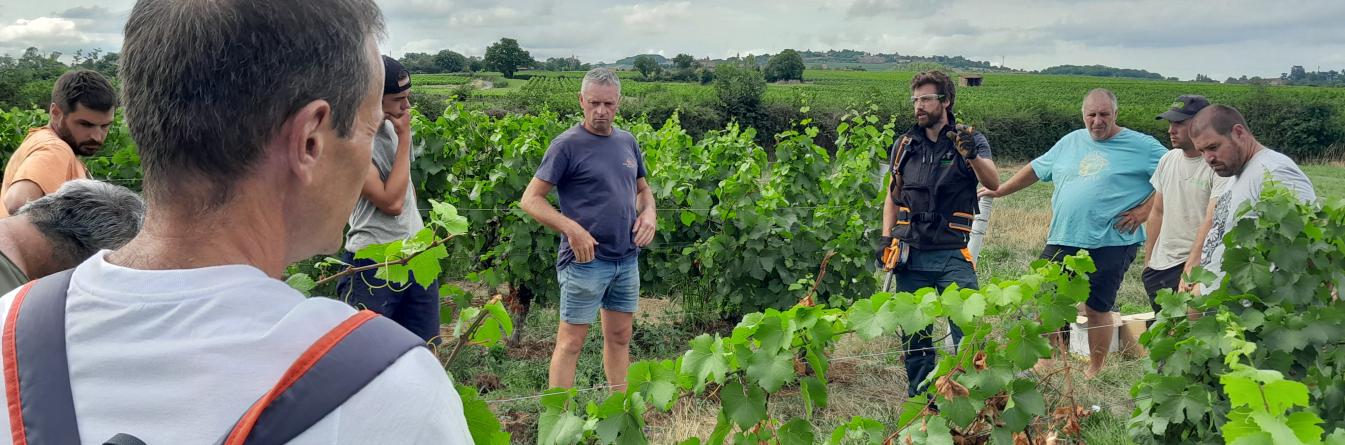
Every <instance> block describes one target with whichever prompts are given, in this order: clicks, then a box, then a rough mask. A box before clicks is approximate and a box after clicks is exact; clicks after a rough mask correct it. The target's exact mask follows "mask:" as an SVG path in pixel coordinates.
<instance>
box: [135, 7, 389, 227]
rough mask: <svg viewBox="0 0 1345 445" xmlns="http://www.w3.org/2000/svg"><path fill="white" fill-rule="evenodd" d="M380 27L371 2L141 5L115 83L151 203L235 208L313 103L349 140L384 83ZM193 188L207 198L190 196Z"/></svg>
mask: <svg viewBox="0 0 1345 445" xmlns="http://www.w3.org/2000/svg"><path fill="white" fill-rule="evenodd" d="M383 29H384V28H383V13H382V12H381V11H380V10H379V9H378V6H377V5H375V4H374V3H373V1H372V0H139V1H137V2H136V3H135V6H134V7H133V8H132V9H131V15H130V17H129V18H128V19H127V21H126V28H125V30H124V35H125V41H124V43H123V44H122V52H121V59H120V61H119V67H118V77H119V78H120V79H121V83H122V105H123V106H124V107H125V110H126V111H125V113H126V126H127V128H128V129H129V130H130V132H131V137H132V138H133V139H135V143H136V146H137V148H138V149H139V152H140V160H141V166H142V168H143V169H144V170H143V172H144V190H145V196H146V197H148V198H149V200H150V201H156V200H159V199H162V200H164V201H170V202H179V201H183V200H186V202H187V203H190V204H192V205H195V206H197V207H199V208H204V209H210V208H216V207H218V206H219V205H220V204H223V203H224V202H227V201H228V200H229V199H231V198H232V195H233V192H234V190H235V189H236V185H237V183H238V181H239V180H240V178H243V177H246V176H247V174H249V173H251V171H252V170H253V169H254V167H255V164H256V163H257V161H258V160H259V159H261V158H262V156H263V153H262V150H263V148H264V147H265V145H266V143H267V142H268V141H269V140H270V139H271V138H272V137H274V136H275V134H276V133H277V132H278V131H280V127H281V125H283V124H284V123H285V121H286V120H287V119H288V118H289V117H290V116H291V115H293V114H294V112H296V111H298V110H299V109H300V108H302V107H304V106H305V105H307V104H309V103H311V102H313V101H315V100H325V101H327V102H328V103H329V104H331V119H332V127H334V128H335V129H336V133H337V135H338V136H340V137H348V136H349V135H350V134H351V128H352V127H353V126H354V123H355V118H356V114H357V111H358V108H359V104H360V101H361V100H363V98H364V95H365V94H366V93H367V92H368V91H369V85H370V83H371V82H374V76H376V73H375V72H374V70H373V69H372V68H371V66H373V65H374V61H372V60H369V57H370V56H369V54H368V50H367V49H366V45H367V44H368V42H369V40H371V39H375V38H378V37H381V36H382V33H383ZM374 57H377V56H374ZM379 62H380V63H379V65H380V68H379V70H378V71H379V72H381V71H382V68H381V60H380V61H379ZM184 183H191V184H192V185H197V186H198V187H199V188H200V190H202V191H203V192H205V193H206V194H207V195H209V196H184V195H183V193H182V190H183V187H180V186H181V185H183V184H184Z"/></svg>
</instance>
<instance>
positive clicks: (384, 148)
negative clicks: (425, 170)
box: [346, 120, 425, 252]
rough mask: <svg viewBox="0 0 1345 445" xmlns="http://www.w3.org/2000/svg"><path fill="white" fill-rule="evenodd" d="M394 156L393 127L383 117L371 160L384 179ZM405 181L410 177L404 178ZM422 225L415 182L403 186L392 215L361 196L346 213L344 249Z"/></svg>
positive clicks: (380, 241) (411, 231)
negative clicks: (396, 210) (399, 209)
mask: <svg viewBox="0 0 1345 445" xmlns="http://www.w3.org/2000/svg"><path fill="white" fill-rule="evenodd" d="M396 156H397V131H396V130H394V129H393V128H392V122H389V121H386V120H385V121H383V128H380V129H379V131H378V133H377V134H375V135H374V146H373V158H374V159H373V162H374V167H377V168H378V177H379V179H382V180H384V181H387V180H388V175H389V174H390V173H391V172H392V161H393V159H395V158H396ZM407 182H408V183H410V182H411V180H410V179H409V178H408V179H407ZM423 228H425V222H424V221H423V220H421V219H420V209H419V207H417V206H416V187H415V184H408V185H407V187H406V201H405V202H404V203H403V204H402V214H400V215H397V216H392V215H389V214H386V213H383V212H382V211H380V210H378V207H377V206H375V205H374V204H373V203H372V202H369V200H368V199H364V197H363V196H361V197H360V200H359V201H357V202H356V203H355V211H354V212H351V214H350V230H349V231H347V232H346V250H347V251H350V252H358V251H359V250H360V249H363V248H365V247H368V246H371V245H374V244H386V243H390V242H393V241H396V240H399V239H405V238H407V237H410V236H411V235H414V234H415V233H416V232H419V231H420V229H423Z"/></svg>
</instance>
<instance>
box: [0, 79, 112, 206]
mask: <svg viewBox="0 0 1345 445" xmlns="http://www.w3.org/2000/svg"><path fill="white" fill-rule="evenodd" d="M116 107H117V93H116V92H115V91H114V90H113V89H112V84H110V83H108V81H107V79H106V78H104V77H103V75H101V74H98V73H97V72H95V71H89V70H75V71H70V72H67V73H65V74H63V75H61V77H60V78H59V79H57V80H56V85H55V86H54V87H53V88H52V91H51V107H50V109H49V112H50V114H51V120H50V121H49V122H48V123H47V125H46V126H44V127H41V128H34V129H32V130H29V131H28V136H27V137H26V138H24V139H23V143H22V144H20V145H19V149H18V150H15V151H14V155H13V156H11V157H10V158H9V164H7V165H5V176H4V182H3V183H0V200H3V202H4V205H3V206H0V217H6V216H9V215H12V214H14V213H15V212H17V211H18V210H19V208H20V207H23V205H24V204H27V203H28V201H32V200H34V199H37V198H41V197H43V196H45V195H46V194H48V193H53V192H55V191H56V189H59V188H61V184H64V183H65V182H66V181H71V180H75V179H88V178H89V171H88V169H86V168H85V167H84V163H83V162H80V160H79V158H78V157H76V156H93V155H94V154H96V153H98V150H99V149H101V148H103V140H104V139H106V138H107V132H108V129H109V128H111V127H112V119H113V116H114V115H115V113H116Z"/></svg>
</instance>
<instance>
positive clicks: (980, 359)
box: [971, 351, 986, 371]
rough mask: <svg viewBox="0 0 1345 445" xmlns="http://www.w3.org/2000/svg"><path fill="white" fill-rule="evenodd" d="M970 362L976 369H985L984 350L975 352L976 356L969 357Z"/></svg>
mask: <svg viewBox="0 0 1345 445" xmlns="http://www.w3.org/2000/svg"><path fill="white" fill-rule="evenodd" d="M971 364H972V367H974V368H976V370H977V371H980V370H983V369H985V368H986V365H985V351H981V352H977V353H976V356H975V357H973V358H972V359H971Z"/></svg>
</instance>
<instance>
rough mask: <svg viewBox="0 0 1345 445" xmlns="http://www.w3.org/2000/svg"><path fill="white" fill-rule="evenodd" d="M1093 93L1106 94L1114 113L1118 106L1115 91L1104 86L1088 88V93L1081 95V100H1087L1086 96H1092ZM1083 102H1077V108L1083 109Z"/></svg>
mask: <svg viewBox="0 0 1345 445" xmlns="http://www.w3.org/2000/svg"><path fill="white" fill-rule="evenodd" d="M1094 94H1102V95H1105V96H1107V99H1109V100H1111V112H1112V114H1116V109H1117V108H1119V104H1118V103H1117V102H1116V93H1113V92H1112V91H1111V90H1109V89H1106V88H1093V89H1091V90H1088V94H1085V95H1083V102H1088V98H1090V97H1093V95H1094ZM1083 102H1081V103H1080V104H1079V110H1083Z"/></svg>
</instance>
